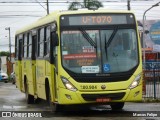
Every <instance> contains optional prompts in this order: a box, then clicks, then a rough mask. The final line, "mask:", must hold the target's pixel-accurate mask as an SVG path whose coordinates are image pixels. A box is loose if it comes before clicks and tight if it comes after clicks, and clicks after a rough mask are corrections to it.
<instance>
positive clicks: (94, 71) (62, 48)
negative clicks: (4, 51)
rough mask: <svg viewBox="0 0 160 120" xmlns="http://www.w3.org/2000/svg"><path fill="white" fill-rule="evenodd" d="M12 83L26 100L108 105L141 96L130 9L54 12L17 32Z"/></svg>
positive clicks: (58, 106)
mask: <svg viewBox="0 0 160 120" xmlns="http://www.w3.org/2000/svg"><path fill="white" fill-rule="evenodd" d="M15 37H16V39H15V53H16V57H15V60H16V62H15V73H16V84H17V87H18V88H19V89H20V90H21V91H22V92H24V93H25V94H26V100H27V103H29V104H31V103H34V102H35V100H36V99H38V98H40V99H44V100H47V101H48V102H49V105H50V107H51V108H52V109H54V110H55V111H56V110H60V109H62V106H64V105H71V104H72V105H73V104H109V105H110V106H111V108H112V109H113V110H117V109H122V108H123V106H124V103H125V102H135V101H141V100H142V60H141V45H140V39H139V36H138V30H137V23H136V19H135V16H134V14H133V13H132V12H130V11H110V10H100V9H99V10H77V11H56V12H53V13H51V14H49V15H47V16H45V17H43V18H41V19H39V20H38V21H36V22H35V23H33V24H31V25H29V26H27V27H25V28H22V29H20V30H18V31H17V32H16V36H15Z"/></svg>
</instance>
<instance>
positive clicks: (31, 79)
mask: <svg viewBox="0 0 160 120" xmlns="http://www.w3.org/2000/svg"><path fill="white" fill-rule="evenodd" d="M32 66H34V61H32V60H27V62H26V67H27V83H28V88H29V89H28V90H29V91H28V92H29V94H31V95H34V87H35V86H34V81H35V80H34V68H33V67H32Z"/></svg>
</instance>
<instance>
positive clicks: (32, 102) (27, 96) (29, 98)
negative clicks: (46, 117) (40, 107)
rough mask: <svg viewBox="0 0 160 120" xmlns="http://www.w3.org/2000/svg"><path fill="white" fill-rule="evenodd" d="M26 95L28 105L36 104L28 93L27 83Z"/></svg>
mask: <svg viewBox="0 0 160 120" xmlns="http://www.w3.org/2000/svg"><path fill="white" fill-rule="evenodd" d="M25 95H26V102H27V104H34V96H33V95H30V94H29V93H28V86H27V83H25Z"/></svg>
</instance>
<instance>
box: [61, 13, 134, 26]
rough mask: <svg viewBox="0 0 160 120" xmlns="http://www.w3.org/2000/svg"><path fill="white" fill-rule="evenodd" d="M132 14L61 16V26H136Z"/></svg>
mask: <svg viewBox="0 0 160 120" xmlns="http://www.w3.org/2000/svg"><path fill="white" fill-rule="evenodd" d="M134 23H135V20H134V16H133V15H132V14H100V15H99V14H85V15H71V16H67V15H66V16H61V26H78V25H81V26H83V25H84V26H86V25H121V24H134Z"/></svg>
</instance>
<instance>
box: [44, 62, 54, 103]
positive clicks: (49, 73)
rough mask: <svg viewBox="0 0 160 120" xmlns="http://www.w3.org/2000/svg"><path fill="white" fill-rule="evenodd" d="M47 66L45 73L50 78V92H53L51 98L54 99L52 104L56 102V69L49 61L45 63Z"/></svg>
mask: <svg viewBox="0 0 160 120" xmlns="http://www.w3.org/2000/svg"><path fill="white" fill-rule="evenodd" d="M45 63H46V64H45V68H46V69H45V70H46V72H45V75H46V78H48V80H49V87H50V91H51V98H52V102H55V93H56V92H55V90H56V89H55V83H54V82H55V80H54V79H55V76H54V75H55V72H54V67H53V65H52V64H50V62H49V61H46V62H45Z"/></svg>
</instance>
